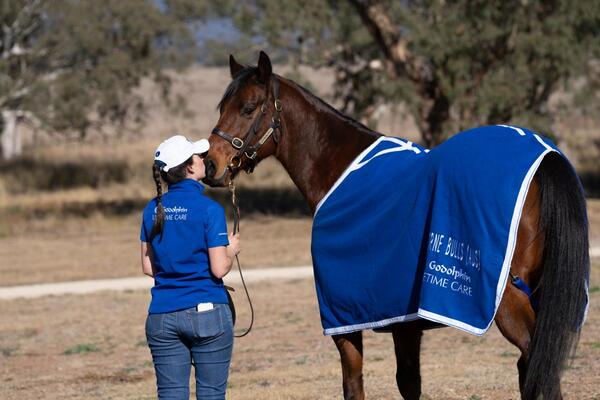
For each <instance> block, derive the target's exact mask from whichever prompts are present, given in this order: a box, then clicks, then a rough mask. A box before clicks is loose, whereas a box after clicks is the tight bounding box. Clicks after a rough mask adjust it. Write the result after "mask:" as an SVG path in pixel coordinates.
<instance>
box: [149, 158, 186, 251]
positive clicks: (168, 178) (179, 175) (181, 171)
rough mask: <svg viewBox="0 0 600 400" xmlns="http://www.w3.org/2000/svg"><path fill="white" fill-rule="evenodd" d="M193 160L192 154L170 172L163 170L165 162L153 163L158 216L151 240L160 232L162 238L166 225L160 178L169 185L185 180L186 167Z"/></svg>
mask: <svg viewBox="0 0 600 400" xmlns="http://www.w3.org/2000/svg"><path fill="white" fill-rule="evenodd" d="M193 162H194V160H193V156H192V157H190V158H188V159H187V160H186V161H184V162H183V163H182V164H180V165H178V166H176V167H173V168H171V169H170V170H169V172H164V171H162V166H163V165H164V164H161V163H160V162H158V161H157V162H155V163H154V164H153V165H152V177H153V178H154V183H156V218H155V219H154V225H152V232H151V233H150V241H152V239H154V237H155V236H156V235H158V234H159V233H160V239H161V240H162V233H163V229H164V226H165V208H164V207H163V205H162V184H161V182H160V179H161V178H162V179H163V180H164V181H165V182H167V184H169V185H171V184H173V183H177V182H179V181H182V180H184V179H185V177H186V167H187V166H188V165H192V163H193Z"/></svg>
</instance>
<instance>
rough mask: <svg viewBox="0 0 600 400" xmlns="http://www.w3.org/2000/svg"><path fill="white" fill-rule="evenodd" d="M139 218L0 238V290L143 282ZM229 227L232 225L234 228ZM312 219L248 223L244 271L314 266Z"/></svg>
mask: <svg viewBox="0 0 600 400" xmlns="http://www.w3.org/2000/svg"><path fill="white" fill-rule="evenodd" d="M588 212H589V216H590V236H591V242H592V245H593V246H600V201H599V200H597V199H594V200H590V201H589V202H588ZM139 218H140V217H139V215H137V214H133V215H129V216H127V217H103V216H92V217H89V218H75V217H70V218H66V219H60V218H45V219H40V220H31V221H26V222H22V223H18V224H17V226H13V227H11V229H10V230H11V234H10V235H5V236H2V235H0V260H2V263H1V264H0V286H11V285H22V284H32V283H47V282H63V281H72V280H81V279H104V278H122V277H131V276H140V274H141V271H140V261H139V223H140V220H139ZM230 226H231V224H230ZM311 227H312V222H311V220H310V219H309V218H282V217H269V216H260V215H255V216H250V217H244V218H243V219H242V223H241V237H242V254H241V255H240V260H241V262H242V266H243V267H244V268H255V267H270V266H296V265H311V258H310V232H311Z"/></svg>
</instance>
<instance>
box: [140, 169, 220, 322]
mask: <svg viewBox="0 0 600 400" xmlns="http://www.w3.org/2000/svg"><path fill="white" fill-rule="evenodd" d="M203 190H204V186H202V184H200V183H199V182H197V181H195V180H193V179H184V180H183V181H180V182H177V183H175V184H172V185H169V190H168V192H167V193H165V194H164V195H163V196H162V204H163V207H164V209H165V223H164V229H163V234H162V238H161V235H160V234H157V235H156V236H155V237H154V239H153V240H152V241H151V242H150V234H151V232H152V225H153V224H154V218H155V216H156V199H153V200H151V201H150V202H149V203H148V205H146V207H145V208H144V213H143V217H142V229H141V233H140V239H141V240H142V241H143V242H150V246H151V247H152V252H153V254H154V266H155V269H156V273H155V274H154V287H153V288H152V301H151V302H150V307H149V310H148V312H149V313H150V314H159V313H166V312H172V311H177V310H183V309H186V308H191V307H195V306H196V305H197V304H198V303H206V302H210V303H223V304H226V303H227V295H226V293H225V288H224V286H223V281H222V280H221V279H218V278H216V277H215V276H213V275H212V273H211V272H210V267H209V258H208V249H209V248H210V247H218V246H227V245H228V244H229V240H228V238H227V223H226V221H225V212H224V210H223V207H221V205H219V204H218V203H216V202H215V201H213V200H211V199H209V198H208V197H206V196H204V195H203V194H202V192H203Z"/></svg>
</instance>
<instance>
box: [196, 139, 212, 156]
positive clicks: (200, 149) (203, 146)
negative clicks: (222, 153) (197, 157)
mask: <svg viewBox="0 0 600 400" xmlns="http://www.w3.org/2000/svg"><path fill="white" fill-rule="evenodd" d="M209 148H210V143H208V140H206V139H200V140H198V141H197V142H194V146H193V153H192V154H202V153H206V152H207V151H208V149H209Z"/></svg>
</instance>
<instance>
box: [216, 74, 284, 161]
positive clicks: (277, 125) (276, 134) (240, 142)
mask: <svg viewBox="0 0 600 400" xmlns="http://www.w3.org/2000/svg"><path fill="white" fill-rule="evenodd" d="M271 82H272V86H273V99H274V100H273V105H274V107H275V111H274V112H273V117H272V118H271V124H270V125H269V128H268V129H267V130H266V132H265V133H264V134H263V135H262V136H261V138H260V139H259V140H258V141H257V142H256V143H255V144H252V145H251V144H250V143H251V142H252V139H254V136H256V133H257V129H258V127H259V126H260V124H261V122H262V120H263V117H264V116H265V114H266V113H267V101H268V99H269V89H268V88H267V98H266V99H265V102H264V103H263V104H262V105H261V106H260V114H259V115H258V118H256V119H255V120H254V122H253V123H252V125H251V126H250V129H249V130H248V132H247V133H246V135H245V136H244V138H243V139H240V138H239V137H236V136H233V135H230V134H228V133H227V132H224V131H222V130H221V129H219V128H217V127H215V128H214V129H213V130H212V132H211V134H214V135H217V136H219V137H221V138H223V139H225V140H226V141H228V142H229V143H230V144H231V146H233V148H234V149H236V150H237V151H238V152H237V154H236V155H234V156H233V157H231V160H230V162H229V165H228V168H229V169H230V170H232V172H233V170H234V169H238V168H239V167H240V166H241V165H242V157H246V158H248V160H250V166H248V167H247V169H246V172H248V173H251V172H252V171H253V170H254V167H255V166H256V155H257V153H258V150H259V149H260V148H261V147H262V145H263V144H265V142H266V141H267V139H269V137H271V136H273V141H274V142H275V144H277V143H279V139H280V135H281V118H280V116H279V114H280V113H281V111H282V110H283V108H282V107H281V101H280V100H279V81H278V80H277V78H275V77H272V79H271Z"/></svg>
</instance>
